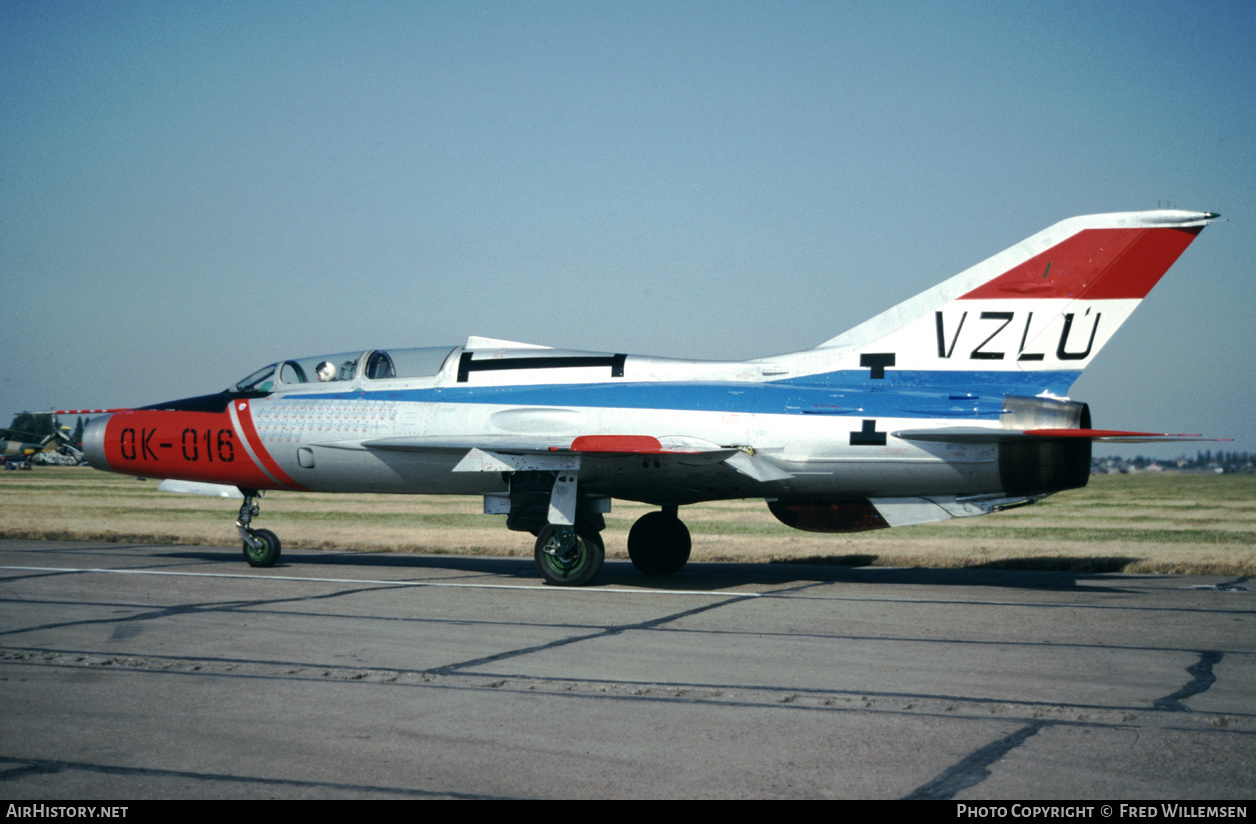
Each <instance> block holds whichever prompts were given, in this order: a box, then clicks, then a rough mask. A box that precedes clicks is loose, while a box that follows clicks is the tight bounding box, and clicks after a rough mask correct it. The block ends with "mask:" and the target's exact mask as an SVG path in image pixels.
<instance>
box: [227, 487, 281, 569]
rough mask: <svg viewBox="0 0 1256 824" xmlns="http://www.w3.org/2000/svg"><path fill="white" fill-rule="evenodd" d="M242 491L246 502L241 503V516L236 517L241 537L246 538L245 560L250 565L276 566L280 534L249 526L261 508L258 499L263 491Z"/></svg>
mask: <svg viewBox="0 0 1256 824" xmlns="http://www.w3.org/2000/svg"><path fill="white" fill-rule="evenodd" d="M240 491H241V492H242V493H244V503H242V504H240V516H239V518H237V519H236V529H238V530H239V531H240V537H241V538H243V539H244V560H246V561H248V562H249V566H255V567H269V566H274V565H275V562H276V561H278V560H279V550H280V546H279V536H278V535H276V534H275V533H273V532H271V531H270V530H269V529H251V528H250V527H249V524H250V523H252V522H253V518H254V517H255V516H256V515H257V513H258V512H259V511H260V510H261V507H260V506H259V505H258V503H257V499H258V498H260V497H262V493H261V492H259V491H258V490H256V489H241V490H240Z"/></svg>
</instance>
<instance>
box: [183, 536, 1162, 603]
mask: <svg viewBox="0 0 1256 824" xmlns="http://www.w3.org/2000/svg"><path fill="white" fill-rule="evenodd" d="M160 554H161V555H162V556H164V557H168V558H185V559H195V560H200V561H206V562H235V561H236V560H237V558H238V557H239V556H238V553H231V551H230V550H226V549H210V548H206V549H197V548H194V547H178V548H173V549H171V550H167V551H164V552H161V553H160ZM843 560H845V559H843ZM851 560H854V561H856V562H862V565H854V564H838V563H832V562H829V563H751V562H727V561H709V562H703V561H694V562H690V563H689V564H687V565H686V566H685V568H684V570H682V571H681V572H679V573H677V574H675V575H642V574H641V573H640V572H638V571H637V570H636V568H634V567H633V566H632V564H631V562H629V561H625V560H619V559H608V560H607V561H606V564H605V566H604V567H603V569H602V574H601V575H600V576H599V577H598V580H597V583H596V584H594V585H592V586H591V587H585V589H597V588H599V587H617V588H618V587H627V588H633V589H642V590H661V591H667V590H690V591H710V592H719V591H726V590H733V589H735V588H737V587H742V586H752V585H755V584H770V585H773V586H781V585H786V586H796V585H805V584H810V583H849V584H878V585H903V586H922V585H923V586H956V587H1005V588H1012V589H1030V590H1072V589H1077V588H1079V587H1081V586H1083V585H1085V588H1086V591H1087V592H1105V591H1107V592H1118V591H1121V589H1122V587H1121V586H1120V585H1118V582H1117V581H1116V580H1115V579H1113V578H1112V577H1111V575H1113V574H1115V573H1116V572H1118V571H1119V570H1120V569H1122V568H1123V567H1124V566H1125V565H1126V564H1128V563H1130V562H1131V561H1134V560H1137V559H1134V558H1129V557H1116V556H1114V557H1111V558H1088V559H1079V558H1068V557H1060V558H1032V559H1021V561H1017V560H1015V559H1012V560H1004V561H1001V562H998V565H997V566H995V565H994V564H990V565H983V566H974V567H964V568H931V567H877V566H870V565H868V561H869V560H872V559H871V558H869V557H866V556H862V557H860V558H859V559H853V558H852V559H851ZM1021 562H1023V563H1024V565H1025V567H1030V568H1007V566H1008V565H1017V564H1019V563H1021ZM1053 562H1054V563H1055V564H1058V566H1057V568H1055V569H1052V568H1051V566H1052V564H1053ZM1083 563H1084V564H1085V565H1086V567H1087V568H1086V569H1078V568H1073V569H1065V568H1060V567H1079V566H1081V565H1082V564H1083ZM303 566H333V567H334V566H341V567H353V568H355V569H381V570H382V569H389V570H405V569H414V570H420V569H432V570H447V571H459V572H468V573H474V574H477V575H501V576H507V577H511V578H519V579H536V578H539V577H540V576H539V574H538V573H537V571H536V566H535V565H534V564H533V562H532V558H531V557H526V556H519V557H502V556H474V555H421V554H413V553H388V552H355V551H351V550H350V551H343V550H340V551H332V550H300V549H292V550H285V551H284V554H283V556H282V560H281V561H280V562H279V564H277V565H276V566H275V567H272V569H274V570H276V571H283V572H285V573H286V572H296V571H298V570H299V569H300V568H301V567H303ZM259 573H260V574H263V575H264V574H265V572H264V571H262V570H259ZM1144 577H1147V576H1144V575H1124V576H1122V577H1121V579H1120V581H1121V582H1131V581H1134V580H1138V579H1140V578H1144ZM435 582H439V581H435ZM1098 582H1104V583H1106V584H1108V586H1103V585H1098ZM556 589H563V588H556ZM572 589H573V590H576V589H580V588H572ZM729 594H730V595H731V594H735V593H733V592H730V593H729Z"/></svg>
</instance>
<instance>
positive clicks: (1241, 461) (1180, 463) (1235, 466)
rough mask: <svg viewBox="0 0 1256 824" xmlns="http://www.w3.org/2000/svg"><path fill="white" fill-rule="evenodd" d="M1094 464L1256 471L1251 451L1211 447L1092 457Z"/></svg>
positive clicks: (1206, 470)
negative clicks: (1172, 454)
mask: <svg viewBox="0 0 1256 824" xmlns="http://www.w3.org/2000/svg"><path fill="white" fill-rule="evenodd" d="M1091 463H1092V464H1094V465H1095V466H1125V467H1131V468H1134V469H1146V468H1147V467H1149V466H1151V465H1152V464H1157V465H1159V466H1161V467H1163V468H1165V469H1189V470H1196V471H1200V472H1216V471H1218V470H1220V471H1222V472H1248V473H1250V472H1256V454H1252V453H1251V452H1236V451H1227V450H1220V449H1219V450H1217V451H1216V452H1213V451H1212V450H1211V449H1203V450H1200V451H1198V452H1196V453H1195V457H1193V458H1192V457H1190V456H1189V455H1179V456H1178V457H1176V458H1168V459H1166V458H1144V457H1143V456H1142V455H1139V456H1137V457H1135V458H1118V457H1115V456H1109V457H1106V458H1094V459H1093V460H1092V461H1091Z"/></svg>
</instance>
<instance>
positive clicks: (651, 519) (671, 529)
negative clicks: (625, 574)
mask: <svg viewBox="0 0 1256 824" xmlns="http://www.w3.org/2000/svg"><path fill="white" fill-rule="evenodd" d="M692 546H693V542H692V541H691V540H690V538H689V529H688V527H686V526H685V524H684V522H683V521H681V520H680V519H679V518H677V517H676V516H675V515H672V514H670V513H667V512H647V513H646V514H644V515H642V516H641V517H640V518H638V519H637V522H636V523H635V524H633V525H632V529H630V530H628V557H629V558H631V559H632V565H633V566H635V567H636V568H637V569H638V570H640V571H641V572H643V573H645V574H646V575H672V574H674V573H676V572H679V571H680V569H681V567H683V566H684V565H685V564H686V563H688V562H689V550H690V549H691V548H692Z"/></svg>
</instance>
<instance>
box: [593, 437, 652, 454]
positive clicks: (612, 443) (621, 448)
mask: <svg viewBox="0 0 1256 824" xmlns="http://www.w3.org/2000/svg"><path fill="white" fill-rule="evenodd" d="M571 451H572V452H619V453H630V454H649V455H654V454H658V453H660V452H662V451H663V445H662V444H661V443H659V439H658V438H655V437H652V436H650V435H581V436H580V437H578V438H576V439H575V440H574V441H572V442H571Z"/></svg>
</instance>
